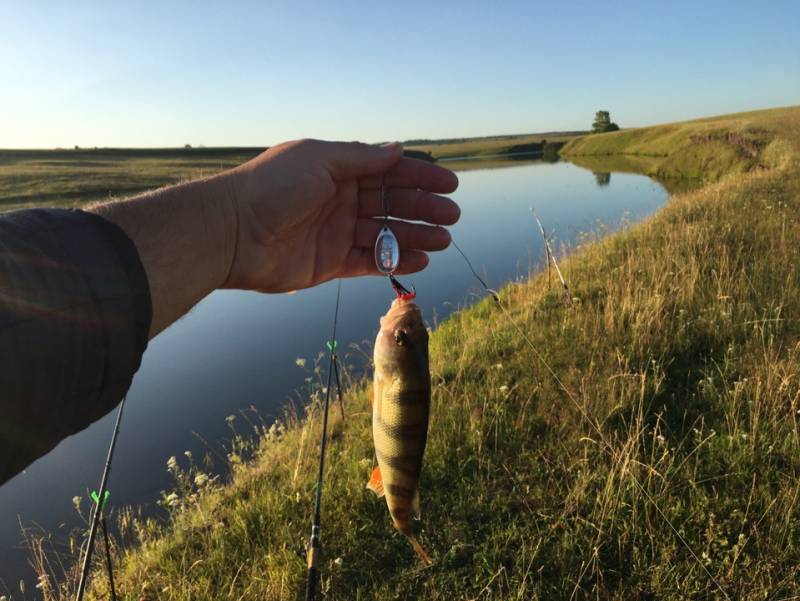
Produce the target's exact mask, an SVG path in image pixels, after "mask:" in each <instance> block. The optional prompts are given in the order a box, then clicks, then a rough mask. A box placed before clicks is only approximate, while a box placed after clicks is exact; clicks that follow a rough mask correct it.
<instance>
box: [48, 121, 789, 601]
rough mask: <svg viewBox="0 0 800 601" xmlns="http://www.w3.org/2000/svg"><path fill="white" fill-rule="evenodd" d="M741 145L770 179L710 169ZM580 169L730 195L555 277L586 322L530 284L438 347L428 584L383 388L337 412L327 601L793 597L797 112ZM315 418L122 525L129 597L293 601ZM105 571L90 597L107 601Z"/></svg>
mask: <svg viewBox="0 0 800 601" xmlns="http://www.w3.org/2000/svg"><path fill="white" fill-rule="evenodd" d="M755 132H757V133H755ZM729 134H730V137H729ZM739 136H746V137H747V138H748V139H750V137H751V136H754V137H755V138H757V139H759V140H761V141H762V142H763V143H762V144H761V146H760V147H759V148H760V150H759V151H758V153H757V158H756V159H755V160H757V163H758V164H757V165H756V164H751V163H749V161H750V160H751V159H752V157H750V158H748V157H746V156H745V157H742V156H741V155H740V154H739V151H738V150H736V151H732V153H731V154H728V155H726V156H727V158H726V159H725V161H716V162H713V164H710V163H707V162H705V161H706V159H708V157H711V156H712V155H715V154H717V151H718V150H720V149H721V148H723V147H724V148H728V145H729V144H734V145H735V146H736V147H737V148H739V147H740V145H739V143H738V142H735V140H738V139H739ZM721 140H724V141H721ZM732 140H734V142H731V141H732ZM568 148H571V149H572V150H573V151H574V152H576V151H578V150H580V151H581V152H587V151H588V150H591V151H592V153H594V154H609V155H610V154H615V153H616V154H621V155H635V156H639V154H640V153H645V152H646V153H649V155H651V156H654V157H656V158H657V159H658V160H660V161H662V165H663V166H664V168H665V169H668V171H669V172H670V173H677V174H681V175H687V176H695V175H696V174H702V175H703V176H706V177H710V176H714V178H715V179H717V181H715V182H713V183H709V184H707V185H705V186H704V187H702V188H700V189H698V190H695V191H693V192H690V193H686V194H680V195H677V196H675V197H673V198H672V199H671V200H670V201H669V203H668V204H667V205H666V206H665V207H664V208H663V209H662V210H661V211H660V212H658V214H656V215H655V216H654V217H652V218H650V219H648V220H647V221H645V222H643V223H640V224H638V225H636V226H633V227H631V228H629V229H628V230H626V231H623V232H620V233H618V234H615V235H613V236H610V237H608V238H606V239H603V240H599V241H592V240H589V239H587V240H586V241H585V242H584V243H582V244H581V245H580V246H579V247H578V248H577V249H575V251H574V252H573V254H572V255H571V256H570V257H569V259H567V260H565V261H564V262H563V265H562V268H563V270H564V272H565V276H566V278H567V280H568V281H569V283H570V286H571V289H572V295H573V296H574V299H573V301H572V303H571V304H570V305H569V306H567V305H565V304H564V303H563V300H562V297H561V294H560V293H559V291H557V290H556V289H551V290H549V289H548V288H547V283H546V277H542V276H540V275H535V276H533V277H532V278H531V279H530V280H529V281H527V282H526V283H524V284H514V285H509V286H508V287H506V288H505V289H503V290H502V291H501V294H500V298H501V301H500V304H499V305H498V304H497V303H495V302H494V301H492V300H491V299H487V300H484V301H482V302H480V303H478V304H477V305H475V306H473V307H472V308H470V309H467V310H464V311H462V312H460V313H457V314H454V315H453V316H452V317H451V318H449V319H448V320H447V321H445V322H444V323H443V324H442V325H441V326H440V327H439V328H437V330H436V331H434V332H433V334H432V337H431V371H432V382H433V401H432V416H431V424H430V439H429V446H428V450H427V453H426V458H425V466H424V470H423V477H422V484H421V489H422V514H423V515H422V522H421V533H420V540H421V542H422V543H423V545H425V547H426V548H427V549H428V551H429V553H430V554H431V556H432V557H433V560H434V562H433V565H432V566H430V567H424V566H421V565H420V564H419V562H418V561H417V559H416V557H415V555H414V553H413V552H412V550H411V548H410V546H409V545H408V543H407V542H406V541H405V540H404V539H403V538H402V537H401V536H398V535H397V534H395V533H393V532H392V529H391V526H390V524H389V518H388V515H387V511H386V508H385V506H384V505H383V504H382V503H381V502H378V501H376V500H375V499H374V498H373V496H372V494H371V493H369V491H366V490H364V484H365V482H366V480H367V478H368V475H369V473H370V470H371V467H372V464H373V451H372V445H371V437H370V418H369V403H368V400H367V384H366V383H365V382H358V381H357V382H354V383H352V385H351V387H350V390H349V391H348V393H347V399H348V400H347V408H346V410H347V418H346V420H345V421H341V420H339V419H338V418H337V417H336V416H337V412H333V413H332V416H333V420H334V421H333V432H332V435H331V444H330V446H329V460H328V464H327V465H328V467H327V477H326V485H325V491H324V504H323V541H324V543H323V544H324V550H323V563H322V573H323V582H322V590H323V592H324V597H323V598H325V599H348V600H350V599H417V598H425V599H429V600H453V599H518V600H522V599H526V600H527V599H548V600H549V599H565V600H566V599H589V598H591V599H620V600H622V599H641V600H645V599H725V598H726V597H727V598H730V599H775V600H777V599H789V598H796V596H797V595H800V574H799V573H798V572H800V425H799V424H798V422H799V421H800V343H798V341H800V280H799V279H798V275H800V273H798V271H799V270H800V225H798V224H800V202H799V201H798V199H799V198H800V109H784V110H781V111H766V112H761V113H753V114H745V115H741V116H735V115H734V116H728V117H724V118H720V119H715V120H703V121H695V122H690V123H685V124H672V125H667V126H660V127H652V128H645V129H644V130H636V131H633V132H628V131H623V132H619V133H615V134H603V135H598V136H589V137H586V138H583V139H581V140H578V141H576V142H573V143H572V144H571V145H570V146H569V147H568ZM687 149H691V150H692V152H689V154H688V155H686V154H685V153H686V152H687ZM692 157H693V158H694V160H695V161H698V162H697V163H695V162H692ZM723 165H727V169H728V171H727V172H725V171H724V170H723ZM680 166H685V169H686V171H680V169H679V167H680ZM375 318H376V319H377V316H375ZM318 375H319V374H318ZM319 398H320V389H319V387H317V388H316V389H315V390H314V391H313V392H312V394H311V416H310V418H309V419H298V418H295V417H291V416H287V418H286V419H285V420H283V421H282V422H281V424H280V425H278V426H275V427H273V428H270V429H269V430H266V429H261V428H259V429H258V430H259V432H260V434H261V437H260V439H259V441H258V443H257V444H256V445H255V446H254V447H248V446H247V444H246V443H244V442H243V440H241V439H237V441H235V443H234V448H233V449H232V450H231V455H230V461H231V463H232V466H233V469H234V472H235V476H234V478H233V481H232V482H231V483H230V484H228V485H220V484H217V483H209V482H205V481H204V477H203V475H202V472H201V467H200V466H198V465H194V464H188V463H187V461H186V460H183V459H182V460H181V461H179V462H177V464H176V465H173V467H171V468H170V469H172V471H173V472H174V473H175V475H176V482H177V486H176V491H175V493H174V495H173V496H170V497H168V498H165V503H166V504H167V505H169V506H170V507H171V509H170V511H171V520H170V522H169V523H168V524H166V525H158V524H156V523H154V522H152V521H148V520H140V519H137V518H136V517H135V514H134V512H133V511H130V510H129V511H124V512H122V513H121V514H120V515H118V518H119V520H120V522H121V525H122V528H123V532H124V534H125V536H126V537H127V538H128V539H129V540H130V539H132V540H135V541H136V543H137V544H136V545H133V546H129V547H128V548H127V549H126V550H125V551H124V557H123V559H122V561H121V565H120V566H119V569H118V573H119V576H118V578H119V581H118V589H117V590H118V591H119V590H121V591H122V593H123V595H124V597H125V598H127V599H139V598H140V597H143V598H144V599H148V600H155V599H169V600H172V599H176V600H177V599H223V598H225V599H296V598H298V596H299V592H298V591H300V590H301V588H302V586H303V578H304V574H305V564H304V560H303V558H302V557H301V555H302V546H303V543H304V541H305V540H306V537H307V536H308V530H309V524H310V521H311V513H312V506H313V491H314V477H315V474H316V460H317V454H316V453H317V443H318V436H319V428H320V413H319ZM248 448H249V450H248ZM248 457H249V459H248ZM96 557H97V561H98V564H97V572H96V574H95V577H94V580H93V586H94V588H93V590H92V591H91V598H93V599H106V598H108V593H107V591H106V580H105V578H104V575H103V572H102V570H101V564H100V563H99V562H100V560H101V558H102V555H101V554H100V553H97V555H96ZM65 586H67V585H65ZM67 587H68V586H67ZM52 595H53V597H54V598H56V597H58V596H59V594H58V592H53V594H52Z"/></svg>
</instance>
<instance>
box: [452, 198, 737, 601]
mask: <svg viewBox="0 0 800 601" xmlns="http://www.w3.org/2000/svg"><path fill="white" fill-rule="evenodd" d="M531 211H533V209H531ZM535 216H536V215H535V213H534V217H535ZM536 221H539V218H538V217H537V218H536ZM539 225H540V226H541V222H539ZM542 230H544V228H542ZM545 240H546V239H545ZM451 243H452V244H453V246H454V247H455V249H456V250H457V251H458V252H459V253H460V254H461V256H462V257H463V258H464V260H465V261H466V263H467V265H468V266H469V269H470V271H472V274H473V275H474V276H475V277H476V278H477V280H478V281H479V282H480V283H481V285H482V286H483V288H484V290H485V291H486V292H487V293H488V294H490V295H491V297H492V298H493V299H494V300H495V302H496V303H497V306H498V307H500V310H501V311H502V312H503V315H505V317H506V318H507V319H508V321H509V323H510V324H511V325H512V326H513V327H514V329H515V330H516V331H517V333H518V334H519V335H520V336H522V339H523V340H524V341H525V343H526V344H527V345H528V347H529V348H530V349H531V351H533V354H534V355H535V356H536V358H537V359H538V360H539V361H540V362H541V363H542V365H544V367H545V370H546V371H547V372H548V373H549V374H550V376H551V377H552V378H553V380H554V381H555V382H556V384H558V387H559V388H560V389H561V390H562V391H563V392H564V394H565V395H566V396H567V398H569V400H570V401H572V403H573V404H574V405H575V407H576V408H577V409H578V412H579V413H580V414H581V416H582V417H583V419H585V420H586V421H587V422H588V423H589V425H590V426H591V427H592V429H593V430H594V431H595V432H596V433H597V435H598V436H599V438H600V441H601V442H602V443H603V446H604V447H605V451H606V452H607V453H608V454H609V455H610V456H611V458H612V459H616V453H615V452H614V448H613V447H612V446H611V443H610V442H608V439H607V438H606V436H605V434H604V433H603V431H602V430H601V429H600V427H599V426H598V425H597V424H596V423H595V422H594V421H593V420H592V418H591V417H589V414H588V413H587V411H586V409H585V408H584V407H583V406H582V405H581V404H580V403H579V402H578V399H576V398H575V395H573V394H572V392H571V391H570V390H569V388H567V386H566V384H564V382H563V381H562V380H561V378H559V377H558V374H557V373H556V372H555V370H554V369H553V367H552V366H551V365H550V363H549V362H548V361H547V359H545V358H544V356H543V355H542V354H541V353H540V352H539V350H538V349H537V348H536V345H534V344H533V341H532V340H531V338H530V336H528V334H527V333H526V332H525V330H523V329H522V327H521V326H520V325H519V324H518V323H517V322H516V321H515V320H514V317H513V316H512V315H511V313H510V312H509V311H508V309H506V307H504V306H503V303H502V302H501V301H500V296H499V294H498V293H497V291H495V290H492V289H491V288H489V286H487V285H486V282H484V281H483V279H482V278H481V277H480V276H479V275H478V274H477V272H476V271H475V268H474V267H473V266H472V263H471V262H470V260H469V259H468V258H467V255H465V254H464V251H462V250H461V248H459V246H458V245H457V244H456V243H455V241H454V240H451ZM551 256H552V255H551ZM554 264H555V261H554ZM556 269H558V265H556ZM560 275H561V272H560V270H559V276H560ZM562 283H564V282H563V280H562ZM564 286H565V287H566V283H564ZM629 473H630V475H631V478H632V479H633V482H634V484H635V485H636V488H637V489H638V490H639V492H640V493H641V494H642V495H643V496H644V497H645V499H647V501H648V502H649V503H650V504H651V505H652V506H653V508H654V509H655V511H656V513H657V514H658V515H659V517H660V518H661V519H662V520H663V521H664V523H666V525H667V526H668V527H669V529H670V530H671V531H672V533H673V534H674V535H675V538H677V539H678V541H679V542H680V543H681V544H682V545H683V547H684V548H685V549H686V550H687V551H688V552H689V555H691V556H692V558H693V559H694V560H695V562H697V564H698V565H699V566H700V568H701V569H702V570H703V572H705V574H706V576H708V578H709V580H710V581H711V582H712V583H714V586H716V587H717V590H719V592H720V593H722V596H723V597H724V598H725V599H726V600H727V601H731V598H730V596H729V595H728V593H727V592H726V591H725V589H724V588H722V585H721V584H720V583H719V581H718V580H717V579H716V578H714V576H713V574H711V571H710V570H709V569H708V568H707V567H706V565H705V564H704V563H703V562H702V560H701V559H700V558H699V557H698V556H697V553H695V552H694V549H692V546H691V545H690V544H689V541H687V540H686V539H685V538H684V537H683V535H682V534H681V533H680V532H679V531H678V529H677V528H676V527H675V526H674V525H673V524H672V522H671V521H670V519H669V517H667V514H665V513H664V511H663V510H662V509H661V507H659V506H658V503H656V500H655V499H654V498H653V496H652V495H651V494H650V493H649V492H648V491H647V489H646V488H645V487H644V485H643V484H642V483H641V482H639V479H638V478H637V477H636V475H635V474H634V473H633V472H629Z"/></svg>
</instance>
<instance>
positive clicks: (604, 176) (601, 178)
mask: <svg viewBox="0 0 800 601" xmlns="http://www.w3.org/2000/svg"><path fill="white" fill-rule="evenodd" d="M594 180H595V182H597V185H598V186H607V185H609V184H610V183H611V174H610V173H604V172H602V171H595V172H594Z"/></svg>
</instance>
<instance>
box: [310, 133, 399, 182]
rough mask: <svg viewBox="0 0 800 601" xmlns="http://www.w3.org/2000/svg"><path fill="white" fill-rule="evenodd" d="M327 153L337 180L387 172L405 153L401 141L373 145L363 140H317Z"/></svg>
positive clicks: (331, 171)
mask: <svg viewBox="0 0 800 601" xmlns="http://www.w3.org/2000/svg"><path fill="white" fill-rule="evenodd" d="M316 143H317V144H319V148H320V149H321V151H322V152H323V153H324V154H325V155H327V162H328V166H329V169H330V173H331V175H332V176H333V178H334V179H336V180H342V179H356V178H362V177H367V176H371V175H375V174H380V173H384V172H386V171H387V170H388V169H389V168H390V167H391V166H392V165H394V164H395V163H397V161H398V160H400V158H401V157H402V155H403V147H402V145H401V144H399V143H396V142H395V143H392V144H387V145H385V146H373V145H371V144H364V143H362V142H316Z"/></svg>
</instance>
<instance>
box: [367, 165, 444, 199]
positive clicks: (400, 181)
mask: <svg viewBox="0 0 800 601" xmlns="http://www.w3.org/2000/svg"><path fill="white" fill-rule="evenodd" d="M359 185H360V186H361V188H362V189H364V188H376V189H377V188H380V187H381V176H380V175H374V174H373V175H372V176H370V177H362V178H361V179H360V180H359ZM383 185H384V186H392V187H396V188H419V189H420V190H427V191H428V192H439V193H442V194H449V193H450V192H453V191H454V190H455V189H456V188H458V178H457V177H456V174H455V173H453V172H452V171H450V170H449V169H445V168H444V167H440V166H438V165H434V164H433V163H429V162H428V161H421V160H419V159H410V158H407V157H404V158H402V159H400V160H399V161H397V162H396V163H394V164H393V165H392V166H391V168H389V170H388V171H386V173H385V174H384V175H383Z"/></svg>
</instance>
